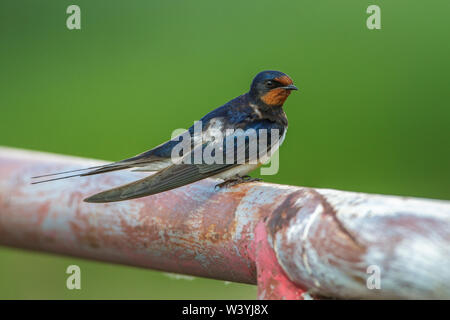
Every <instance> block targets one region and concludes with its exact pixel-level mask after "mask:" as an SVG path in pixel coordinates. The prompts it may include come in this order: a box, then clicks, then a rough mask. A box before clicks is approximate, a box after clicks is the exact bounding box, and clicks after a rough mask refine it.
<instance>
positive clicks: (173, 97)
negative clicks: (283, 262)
mask: <svg viewBox="0 0 450 320" xmlns="http://www.w3.org/2000/svg"><path fill="white" fill-rule="evenodd" d="M70 4H77V5H79V6H80V7H81V19H82V21H81V26H82V29H81V30H72V31H70V30H68V29H67V28H66V22H65V21H66V18H67V16H68V15H67V14H66V8H67V6H68V5H70ZM371 4H377V5H379V6H380V8H381V24H382V29H381V30H368V29H367V27H366V18H367V17H368V15H367V14H366V8H367V7H368V6H369V5H371ZM449 16H450V1H448V0H431V1H407V0H396V1H381V0H371V1H366V0H343V1H334V0H315V1H313V0H298V1H286V0H281V1H267V0H258V1H242V0H239V1H237V0H227V1H207V0H204V1H176V0H172V1H163V0H152V1H150V0H142V1H136V0H134V1H119V0H108V1H106V0H95V1H93V0H84V1H82V0H71V1H66V0H52V1H49V0H41V1H33V0H29V1H24V0H2V1H1V2H0V44H1V47H0V49H1V50H0V108H1V113H0V145H6V146H14V147H20V148H27V149H36V150H44V151H51V152H57V153H62V154H71V155H78V156H83V157H92V158H100V159H108V160H119V159H121V158H125V157H128V156H132V155H134V154H137V153H139V152H141V151H144V150H147V149H149V148H150V147H152V146H155V145H157V144H159V143H160V142H162V141H164V140H166V139H168V138H169V136H170V134H171V132H172V130H173V129H175V128H186V127H188V126H190V125H191V124H192V123H193V121H195V120H198V119H199V118H200V117H201V116H203V115H204V114H205V113H207V112H208V111H210V110H212V109H213V108H215V107H217V106H219V105H221V104H223V103H225V102H226V101H228V100H229V99H231V98H233V97H235V96H237V95H240V94H241V93H243V92H245V91H246V90H247V89H248V87H249V84H250V81H251V80H252V78H253V76H254V75H255V74H256V73H257V72H259V71H261V70H264V69H277V70H281V71H283V72H286V73H288V74H289V75H290V76H291V77H292V78H293V79H294V81H295V84H296V85H297V86H298V87H299V88H300V92H298V93H297V92H295V93H294V94H292V95H291V97H290V98H289V99H288V102H287V104H286V105H285V110H286V113H287V115H288V118H289V132H288V134H287V137H286V140H285V143H284V145H283V146H282V148H281V152H280V171H279V173H278V174H277V175H275V176H265V177H264V179H265V180H266V181H270V182H276V183H283V184H292V185H302V186H311V187H321V188H336V189H342V190H353V191H362V192H372V193H384V194H395V195H408V196H417V197H427V198H439V199H450V148H449V138H450V129H449V128H450V106H449V100H450V90H449V83H450V81H449V80H450V60H449V57H450V41H449V31H450V27H449ZM68 183H69V182H68ZM69 264H78V265H79V266H80V267H81V270H82V290H80V291H69V290H67V289H66V288H65V279H66V277H67V275H66V274H65V268H66V267H67V266H68V265H69ZM0 298H42V299H47V298H64V299H65V298H74V299H77V298H161V299H162V298H186V299H188V298H203V299H207V298H236V299H240V298H250V299H253V298H256V288H255V287H254V286H249V285H241V284H233V283H232V284H228V283H224V282H222V281H215V280H207V279H200V278H196V279H193V280H184V279H181V280H180V279H174V278H169V277H167V276H166V275H164V274H162V273H159V272H154V271H149V270H142V269H136V268H131V267H123V266H115V265H110V264H105V263H98V262H90V261H85V260H78V259H74V258H63V257H57V256H52V255H48V254H41V253H30V252H26V251H21V250H13V249H7V248H0Z"/></svg>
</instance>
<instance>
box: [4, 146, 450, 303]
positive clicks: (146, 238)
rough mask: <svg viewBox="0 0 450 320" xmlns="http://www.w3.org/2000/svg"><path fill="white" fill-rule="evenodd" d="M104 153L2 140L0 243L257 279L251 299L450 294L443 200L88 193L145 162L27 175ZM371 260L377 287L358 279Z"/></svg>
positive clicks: (247, 190) (288, 193) (241, 188)
mask: <svg viewBox="0 0 450 320" xmlns="http://www.w3.org/2000/svg"><path fill="white" fill-rule="evenodd" d="M103 163H104V162H102V161H94V160H87V159H81V158H75V157H68V156H61V155H54V154H49V153H42V152H32V151H24V150H18V149H12V148H0V244H2V245H7V246H13V247H20V248H26V249H33V250H41V251H48V252H53V253H59V254H64V255H73V256H78V257H84V258H88V259H96V260H102V261H110V262H115V263H122V264H128V265H133V266H140V267H145V268H151V269H157V270H163V271H167V272H175V273H183V274H190V275H195V276H202V277H209V278H214V279H222V280H228V281H236V282H243V283H250V284H257V285H258V297H259V298H261V299H270V298H272V299H282V298H284V299H302V298H308V297H310V296H315V295H318V296H324V297H333V298H403V299H407V298H418V299H421V298H425V299H426V298H450V202H448V201H438V200H425V199H416V198H407V197H393V196H382V195H368V194H362V193H354V192H344V191H336V190H327V189H312V188H303V187H294V186H284V185H275V184H268V183H247V184H241V185H238V186H234V187H232V188H229V189H225V190H220V191H215V190H214V186H215V184H216V183H217V181H215V180H213V179H207V180H203V181H200V182H197V183H194V184H191V185H188V186H185V187H181V188H178V189H175V190H171V191H168V192H164V193H161V194H157V195H154V196H150V197H145V198H141V199H136V200H131V201H125V202H118V203H108V204H92V203H85V202H83V201H82V200H83V199H84V198H85V197H87V196H89V195H91V194H94V193H96V192H99V191H101V190H105V189H108V188H110V187H113V186H117V185H119V184H123V183H126V182H130V181H132V180H135V179H137V178H140V177H142V176H145V175H147V174H148V173H147V174H145V173H137V172H118V173H109V174H104V175H98V176H91V177H83V178H73V179H70V180H65V181H54V182H50V183H45V184H39V185H30V182H31V179H30V177H32V176H35V175H39V174H45V173H48V172H55V171H64V170H70V169H77V168H80V167H86V166H92V165H98V164H103ZM370 266H376V267H377V268H379V270H380V280H381V282H380V283H381V288H380V289H376V288H375V289H372V290H371V289H368V287H367V283H366V282H367V279H368V278H369V276H370V274H368V273H367V271H368V268H369V267H370Z"/></svg>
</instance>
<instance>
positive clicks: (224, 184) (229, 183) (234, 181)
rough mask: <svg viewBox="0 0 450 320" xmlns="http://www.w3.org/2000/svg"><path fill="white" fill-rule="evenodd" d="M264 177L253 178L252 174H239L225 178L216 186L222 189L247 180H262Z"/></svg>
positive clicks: (217, 188)
mask: <svg viewBox="0 0 450 320" xmlns="http://www.w3.org/2000/svg"><path fill="white" fill-rule="evenodd" d="M261 180H262V179H260V178H252V177H250V176H242V177H240V176H237V177H234V178H231V179H228V180H225V181H224V182H222V183H219V184H217V185H216V186H215V187H214V188H215V189H216V190H219V189H222V188H228V187H232V186H235V185H237V184H241V183H246V182H256V181H261Z"/></svg>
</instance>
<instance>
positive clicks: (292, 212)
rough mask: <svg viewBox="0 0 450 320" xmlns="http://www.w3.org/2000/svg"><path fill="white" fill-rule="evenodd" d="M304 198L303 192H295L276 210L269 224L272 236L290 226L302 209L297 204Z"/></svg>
mask: <svg viewBox="0 0 450 320" xmlns="http://www.w3.org/2000/svg"><path fill="white" fill-rule="evenodd" d="M302 196H304V191H303V190H299V191H295V192H293V193H291V194H290V195H288V196H287V197H286V199H285V200H284V201H283V202H282V203H281V204H280V205H279V206H278V207H277V208H276V209H275V210H274V212H273V213H272V215H271V216H270V218H269V222H268V223H267V226H268V228H269V230H270V233H271V234H272V235H273V234H275V233H276V232H277V231H278V230H280V229H283V228H285V227H287V226H289V223H290V221H291V219H292V218H294V217H295V216H296V215H297V213H298V211H299V209H300V208H299V207H297V206H296V205H295V202H296V201H297V200H298V198H301V197H302Z"/></svg>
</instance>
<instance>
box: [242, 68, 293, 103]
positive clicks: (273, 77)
mask: <svg viewBox="0 0 450 320" xmlns="http://www.w3.org/2000/svg"><path fill="white" fill-rule="evenodd" d="M292 90H298V89H297V87H296V86H294V84H293V81H292V79H291V78H290V77H289V76H288V75H287V74H285V73H283V72H280V71H271V70H268V71H262V72H260V73H258V74H257V75H256V77H255V78H254V79H253V81H252V85H251V87H250V92H249V93H250V96H251V97H252V98H253V99H255V100H256V101H262V102H263V103H264V104H266V105H268V106H271V107H275V106H282V105H283V103H284V101H286V99H287V97H289V95H290V94H291V91H292Z"/></svg>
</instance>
